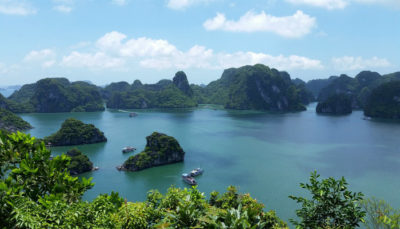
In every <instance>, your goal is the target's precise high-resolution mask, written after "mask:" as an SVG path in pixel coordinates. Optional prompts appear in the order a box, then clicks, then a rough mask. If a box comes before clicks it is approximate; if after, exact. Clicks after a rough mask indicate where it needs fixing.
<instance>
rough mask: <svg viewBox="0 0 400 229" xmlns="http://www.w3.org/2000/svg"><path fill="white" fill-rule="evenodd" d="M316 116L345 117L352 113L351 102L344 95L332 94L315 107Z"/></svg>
mask: <svg viewBox="0 0 400 229" xmlns="http://www.w3.org/2000/svg"><path fill="white" fill-rule="evenodd" d="M316 110H317V113H318V114H330V115H346V114H350V113H352V112H353V110H352V100H351V98H350V97H349V96H347V95H345V94H334V95H332V96H330V97H329V98H328V99H326V100H325V101H324V102H319V103H318V105H317V109H316Z"/></svg>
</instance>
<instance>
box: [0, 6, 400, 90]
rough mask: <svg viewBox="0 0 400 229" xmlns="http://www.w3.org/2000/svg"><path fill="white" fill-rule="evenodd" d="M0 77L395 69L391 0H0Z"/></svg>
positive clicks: (104, 79)
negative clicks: (263, 68) (261, 67)
mask: <svg viewBox="0 0 400 229" xmlns="http://www.w3.org/2000/svg"><path fill="white" fill-rule="evenodd" d="M0 44H1V45H0V80H1V81H0V85H13V84H23V83H29V82H34V81H36V80H38V79H41V78H44V77H67V78H69V79H70V80H72V81H75V80H90V81H92V82H94V83H96V84H100V85H104V84H107V83H109V82H115V81H122V80H124V81H128V82H133V80H134V79H140V80H142V82H145V83H154V82H157V81H158V80H160V79H162V78H172V77H173V75H174V73H175V72H176V71H178V70H184V71H185V72H186V74H187V75H188V78H189V81H190V82H192V83H208V82H210V81H212V80H215V79H217V78H219V77H220V76H221V73H222V71H223V69H226V68H230V67H239V66H242V65H247V64H256V63H262V64H265V65H268V66H270V67H274V68H277V69H279V70H285V71H288V72H289V73H290V74H291V76H292V78H296V77H298V78H301V79H304V80H309V79H313V78H326V77H329V76H330V75H337V74H341V73H346V74H349V75H351V76H354V75H355V74H356V73H358V72H359V71H361V70H366V69H368V70H374V71H378V72H380V73H389V72H394V71H399V70H400V55H399V51H400V1H399V0H236V1H234V0H96V1H95V0H40V1H33V0H0Z"/></svg>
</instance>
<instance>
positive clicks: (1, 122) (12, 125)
mask: <svg viewBox="0 0 400 229" xmlns="http://www.w3.org/2000/svg"><path fill="white" fill-rule="evenodd" d="M31 128H32V126H31V125H30V124H29V123H28V122H26V121H25V120H23V119H22V118H21V117H19V116H18V115H16V114H14V113H12V112H11V111H8V110H6V109H3V108H0V130H5V131H7V132H17V131H24V130H28V129H31Z"/></svg>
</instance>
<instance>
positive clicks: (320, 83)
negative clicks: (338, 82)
mask: <svg viewBox="0 0 400 229" xmlns="http://www.w3.org/2000/svg"><path fill="white" fill-rule="evenodd" d="M336 78H338V77H337V76H331V77H329V78H328V79H313V80H310V81H308V82H307V83H306V88H307V89H308V90H309V91H310V92H311V93H312V94H313V96H314V98H318V96H319V93H320V92H321V90H322V89H323V88H325V87H326V86H328V85H329V84H330V83H331V82H332V81H333V80H334V79H336Z"/></svg>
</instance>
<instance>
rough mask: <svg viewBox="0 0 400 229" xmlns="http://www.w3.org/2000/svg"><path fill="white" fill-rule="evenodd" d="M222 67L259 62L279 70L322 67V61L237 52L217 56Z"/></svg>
mask: <svg viewBox="0 0 400 229" xmlns="http://www.w3.org/2000/svg"><path fill="white" fill-rule="evenodd" d="M217 61H218V63H219V67H220V68H229V67H240V66H243V65H254V64H257V63H261V64H265V65H267V66H270V67H273V68H277V69H279V70H292V69H300V70H310V69H322V68H323V65H322V64H321V61H319V60H314V59H310V58H307V57H303V56H297V55H290V56H284V55H278V56H273V55H269V54H265V53H255V52H236V53H233V54H219V55H218V57H217Z"/></svg>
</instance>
